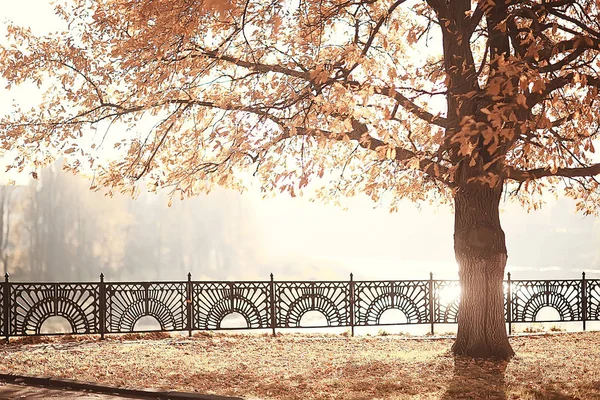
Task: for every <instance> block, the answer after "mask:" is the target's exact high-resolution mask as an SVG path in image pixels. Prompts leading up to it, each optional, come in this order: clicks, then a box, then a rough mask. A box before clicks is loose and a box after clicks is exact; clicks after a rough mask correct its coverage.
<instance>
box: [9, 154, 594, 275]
mask: <svg viewBox="0 0 600 400" xmlns="http://www.w3.org/2000/svg"><path fill="white" fill-rule="evenodd" d="M61 163H62V162H61V161H60V160H59V161H57V162H56V163H54V164H53V165H51V166H49V167H47V168H45V169H43V170H42V171H41V172H40V173H39V174H38V179H37V180H34V179H31V180H29V181H28V182H27V181H21V182H23V184H21V185H15V186H11V185H5V183H6V179H3V178H4V177H2V176H0V183H1V184H2V185H0V226H1V228H2V229H1V230H0V261H1V268H2V272H3V273H4V272H8V273H9V274H10V275H11V280H13V281H30V280H33V281H82V280H83V281H96V280H98V277H99V275H100V273H101V272H103V273H104V274H105V275H106V279H107V280H108V281H123V280H185V279H186V278H187V273H188V272H191V273H192V277H193V279H194V280H267V279H269V274H270V273H274V274H275V279H276V280H297V279H299V280H347V279H348V278H349V274H350V272H353V273H354V277H355V279H356V280H368V279H390V280H400V279H428V277H429V272H433V273H434V276H435V277H436V278H444V279H455V278H457V271H458V267H457V265H456V263H455V261H454V253H453V237H452V235H453V214H452V210H451V208H450V207H448V206H438V207H436V206H435V205H433V206H432V205H421V206H417V205H415V204H412V203H403V204H402V205H401V207H400V208H399V211H398V212H397V213H392V214H390V213H389V212H388V211H387V210H386V209H384V208H375V209H374V208H373V207H374V204H373V203H372V202H371V201H370V200H368V199H367V198H366V197H365V198H361V197H358V198H353V199H348V200H347V201H346V202H345V203H344V204H345V205H346V206H347V210H344V209H342V208H340V207H335V206H333V205H324V204H321V203H311V202H310V201H309V200H308V199H306V198H293V199H292V198H289V197H283V196H281V197H276V198H274V199H263V198H262V196H261V195H260V193H259V190H256V191H253V190H250V191H248V192H246V193H244V194H240V193H237V192H234V191H230V190H225V189H217V190H214V191H213V192H211V193H210V194H209V195H201V196H198V197H194V198H189V199H185V200H183V201H181V200H179V199H178V198H173V202H172V206H171V207H169V206H168V203H169V198H168V196H167V195H166V194H158V195H156V194H151V193H145V192H142V193H140V195H139V197H137V198H135V199H133V198H132V197H131V196H127V195H119V194H116V195H114V196H113V197H109V196H106V195H105V194H104V193H102V192H94V191H90V190H89V188H90V185H91V182H90V181H89V180H88V179H86V178H84V177H81V176H75V175H72V174H71V173H69V172H65V171H63V170H62V168H61V165H62V164H61ZM502 207H503V209H504V212H503V213H502V214H501V219H502V224H503V227H504V231H505V232H506V239H507V247H508V254H509V259H508V266H507V271H510V272H511V273H512V277H513V279H530V278H538V279H548V278H574V279H577V278H579V277H580V276H581V272H582V271H586V272H587V273H588V277H590V278H594V277H600V252H599V251H598V248H599V244H600V220H599V219H598V218H591V217H583V216H582V215H580V214H575V213H574V209H575V206H574V202H573V201H570V200H567V199H562V200H559V201H556V200H554V199H553V198H549V199H548V204H547V205H546V207H544V208H542V210H541V211H535V212H531V213H527V212H526V211H525V210H523V209H521V208H520V206H519V205H517V204H510V203H509V204H503V205H502Z"/></svg>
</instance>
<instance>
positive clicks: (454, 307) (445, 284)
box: [433, 281, 460, 323]
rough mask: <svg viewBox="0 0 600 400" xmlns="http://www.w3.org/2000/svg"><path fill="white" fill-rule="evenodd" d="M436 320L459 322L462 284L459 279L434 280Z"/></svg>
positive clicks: (439, 321) (438, 321)
mask: <svg viewBox="0 0 600 400" xmlns="http://www.w3.org/2000/svg"><path fill="white" fill-rule="evenodd" d="M433 303H434V316H435V319H434V322H437V323H456V322H458V306H459V303H460V285H459V283H458V281H433Z"/></svg>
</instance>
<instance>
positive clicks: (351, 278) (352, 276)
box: [350, 272, 354, 280]
mask: <svg viewBox="0 0 600 400" xmlns="http://www.w3.org/2000/svg"><path fill="white" fill-rule="evenodd" d="M353 279H354V274H353V273H352V272H350V280H353Z"/></svg>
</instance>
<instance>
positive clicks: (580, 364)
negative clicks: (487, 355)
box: [0, 332, 600, 400]
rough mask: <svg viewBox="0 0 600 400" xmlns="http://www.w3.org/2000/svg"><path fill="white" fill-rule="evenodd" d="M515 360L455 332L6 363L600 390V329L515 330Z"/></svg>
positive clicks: (205, 383)
mask: <svg viewBox="0 0 600 400" xmlns="http://www.w3.org/2000/svg"><path fill="white" fill-rule="evenodd" d="M511 344H512V346H513V348H514V350H515V351H516V353H517V356H516V357H515V358H513V359H512V360H511V361H509V362H493V361H482V360H479V361H478V360H470V359H462V358H455V357H453V356H452V355H451V353H450V351H449V349H450V346H451V345H452V339H426V338H421V339H414V338H406V337H403V336H395V335H390V336H367V337H355V338H350V337H346V336H343V335H341V336H336V335H300V334H284V335H280V336H277V337H270V336H268V335H230V334H196V335H195V336H194V337H192V338H188V337H185V336H168V335H165V334H156V335H150V336H148V335H137V334H132V335H125V336H118V337H117V336H110V337H108V338H107V339H106V340H104V341H100V340H98V338H97V337H82V336H79V337H62V338H61V337H55V338H45V339H30V338H28V339H26V340H11V343H10V344H8V345H6V344H5V345H3V346H0V372H12V373H17V374H18V373H21V374H27V375H44V376H48V375H51V376H54V377H61V378H70V379H76V380H80V381H89V382H98V383H106V384H111V385H122V386H128V387H137V388H157V389H170V390H180V391H187V392H193V391H198V392H202V393H215V394H221V395H233V396H242V397H246V398H260V399H355V400H357V399H375V398H379V399H404V398H422V399H427V398H435V399H437V398H444V399H455V398H473V399H480V398H494V399H497V398H507V399H541V398H549V399H570V398H573V399H576V398H577V399H594V398H598V399H600V332H589V333H568V334H567V333H559V334H545V335H533V336H527V337H516V338H512V339H511Z"/></svg>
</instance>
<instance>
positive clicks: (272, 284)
mask: <svg viewBox="0 0 600 400" xmlns="http://www.w3.org/2000/svg"><path fill="white" fill-rule="evenodd" d="M269 288H270V290H269V292H270V296H269V297H270V299H269V300H270V303H271V329H272V330H273V336H275V325H276V318H275V282H274V280H273V273H272V272H271V282H270V284H269Z"/></svg>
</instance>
